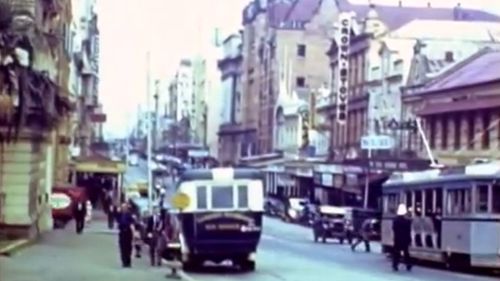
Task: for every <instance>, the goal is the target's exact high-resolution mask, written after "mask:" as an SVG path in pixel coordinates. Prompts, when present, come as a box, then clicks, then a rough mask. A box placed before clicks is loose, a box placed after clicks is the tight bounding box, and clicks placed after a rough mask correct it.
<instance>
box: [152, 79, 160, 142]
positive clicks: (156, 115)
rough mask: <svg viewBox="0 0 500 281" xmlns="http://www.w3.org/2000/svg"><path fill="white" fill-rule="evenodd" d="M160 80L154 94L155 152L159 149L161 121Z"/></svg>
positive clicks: (156, 82)
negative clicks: (159, 125) (159, 126)
mask: <svg viewBox="0 0 500 281" xmlns="http://www.w3.org/2000/svg"><path fill="white" fill-rule="evenodd" d="M159 85H160V80H156V81H155V93H154V96H153V98H154V108H155V109H154V112H155V113H154V125H153V150H154V151H156V150H157V149H158V119H159V114H158V113H159V104H158V103H159V102H158V99H159V91H160V87H159Z"/></svg>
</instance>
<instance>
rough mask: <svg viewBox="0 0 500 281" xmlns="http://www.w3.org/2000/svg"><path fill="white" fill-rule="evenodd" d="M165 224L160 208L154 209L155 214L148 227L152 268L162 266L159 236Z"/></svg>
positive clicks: (150, 218)
mask: <svg viewBox="0 0 500 281" xmlns="http://www.w3.org/2000/svg"><path fill="white" fill-rule="evenodd" d="M162 229H163V222H162V218H161V217H160V214H159V209H158V207H155V208H154V209H153V214H152V215H151V216H150V217H149V218H148V222H147V225H146V233H147V242H148V246H149V259H150V261H151V266H155V265H158V266H159V265H161V259H160V256H159V253H158V246H159V238H160V237H159V236H160V235H161V233H162Z"/></svg>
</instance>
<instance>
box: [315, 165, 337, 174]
mask: <svg viewBox="0 0 500 281" xmlns="http://www.w3.org/2000/svg"><path fill="white" fill-rule="evenodd" d="M314 171H316V172H319V173H330V174H342V172H343V170H342V165H325V164H319V165H315V166H314Z"/></svg>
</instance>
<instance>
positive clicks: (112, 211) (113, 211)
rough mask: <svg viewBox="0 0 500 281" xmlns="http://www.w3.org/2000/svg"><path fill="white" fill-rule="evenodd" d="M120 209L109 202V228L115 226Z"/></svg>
mask: <svg viewBox="0 0 500 281" xmlns="http://www.w3.org/2000/svg"><path fill="white" fill-rule="evenodd" d="M117 213H118V210H117V208H116V206H115V204H114V203H110V204H109V210H108V212H107V216H108V228H109V229H113V228H114V227H115V220H116V215H117Z"/></svg>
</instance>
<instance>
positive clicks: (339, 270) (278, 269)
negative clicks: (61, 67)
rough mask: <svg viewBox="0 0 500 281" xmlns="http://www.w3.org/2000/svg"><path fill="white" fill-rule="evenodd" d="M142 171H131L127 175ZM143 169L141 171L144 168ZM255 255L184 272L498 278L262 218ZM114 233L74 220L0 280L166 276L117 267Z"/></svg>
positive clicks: (289, 278) (11, 264) (2, 262)
mask: <svg viewBox="0 0 500 281" xmlns="http://www.w3.org/2000/svg"><path fill="white" fill-rule="evenodd" d="M135 173H137V174H138V176H141V174H140V172H136V171H135V169H133V170H132V169H131V170H130V171H129V175H128V176H130V177H134V175H133V174H135ZM144 173H145V172H144ZM264 224H265V225H264V233H263V237H262V241H261V244H260V247H259V252H258V254H257V270H256V271H255V272H253V273H238V272H236V271H234V270H230V269H227V268H222V267H219V268H214V267H208V268H206V269H204V270H203V271H201V272H196V273H188V274H187V275H184V277H186V278H187V280H191V281H193V280H195V281H215V280H217V281H236V280H247V281H276V280H280V281H303V280H308V281H324V280H363V281H379V280H380V281H383V280H389V281H400V280H401V281H403V280H415V281H416V280H436V281H437V280H439V281H446V280H450V281H451V280H453V281H468V280H478V281H486V280H498V277H483V276H474V275H467V274H462V273H456V272H450V271H445V270H438V269H431V268H426V267H419V266H417V267H415V268H414V269H413V271H412V272H406V271H403V270H402V271H400V272H397V273H394V272H392V270H391V268H390V264H389V261H388V260H387V259H386V258H385V257H384V256H383V255H382V254H380V247H378V246H377V245H373V251H372V253H364V252H362V251H361V248H360V250H359V252H355V253H353V252H351V250H350V248H349V247H348V246H343V245H338V244H335V243H328V244H321V243H318V244H315V243H314V242H312V235H311V230H310V229H307V228H304V227H301V226H297V225H292V224H287V223H284V222H282V221H280V220H276V219H271V218H266V219H265V221H264ZM116 244H117V237H116V233H115V232H113V231H110V230H108V229H107V228H106V226H105V224H104V222H99V221H94V222H93V223H92V224H91V225H90V226H88V227H87V229H86V231H85V233H84V234H83V235H76V234H75V233H74V229H73V225H69V226H68V227H67V228H66V229H64V230H55V231H53V232H51V233H48V234H45V235H44V236H43V237H42V239H41V240H40V242H39V243H37V244H36V245H34V246H31V247H29V248H26V249H24V250H22V251H21V252H19V253H18V254H16V255H14V256H13V257H10V258H7V257H0V280H1V281H40V280H51V281H59V280H61V281H66V280H72V281H87V280H88V281H90V280H92V281H95V280H107V281H115V280H116V281H129V280H130V281H132V280H133V281H137V280H142V281H149V280H166V279H165V274H166V273H168V269H167V268H166V267H163V268H151V267H150V266H149V265H148V261H147V259H144V258H143V259H138V260H137V259H136V260H134V264H133V268H131V269H122V268H121V267H120V263H119V259H118V252H117V245H116Z"/></svg>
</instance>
